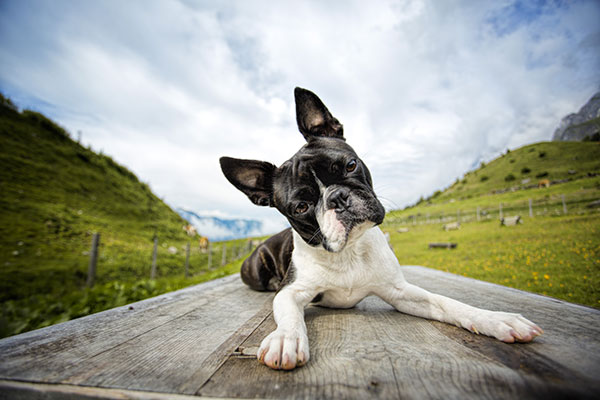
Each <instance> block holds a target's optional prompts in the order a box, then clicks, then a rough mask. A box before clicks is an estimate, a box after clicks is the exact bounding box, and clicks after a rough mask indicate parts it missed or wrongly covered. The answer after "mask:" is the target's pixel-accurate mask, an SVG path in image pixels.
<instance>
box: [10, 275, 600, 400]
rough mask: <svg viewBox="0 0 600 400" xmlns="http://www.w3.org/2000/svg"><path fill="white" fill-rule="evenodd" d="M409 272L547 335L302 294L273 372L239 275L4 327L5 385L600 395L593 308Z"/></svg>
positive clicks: (267, 317) (254, 392)
mask: <svg viewBox="0 0 600 400" xmlns="http://www.w3.org/2000/svg"><path fill="white" fill-rule="evenodd" d="M403 271H404V274H405V275H406V277H407V280H409V281H410V282H412V283H415V284H417V285H419V286H422V287H424V288H426V289H428V290H431V291H433V292H436V293H440V294H444V295H447V296H450V297H453V298H456V299H458V300H461V301H464V302H467V303H469V304H472V305H474V306H479V307H484V308H489V309H496V310H502V311H509V312H519V313H522V314H523V315H524V316H526V317H527V318H529V319H531V320H533V321H535V322H536V323H538V324H539V325H540V326H542V328H544V330H545V334H544V335H543V336H541V337H539V338H536V340H535V341H534V342H533V343H530V344H525V345H524V344H516V345H507V344H504V343H501V342H498V341H496V340H494V339H490V338H487V337H483V336H476V335H473V334H471V333H469V332H467V331H465V330H463V329H460V328H456V327H452V326H449V325H446V324H442V323H438V322H433V321H427V320H423V319H420V318H415V317H412V316H408V315H404V314H401V313H397V312H396V311H394V310H393V309H392V307H390V306H389V305H387V304H386V303H384V302H383V301H381V300H380V299H377V298H374V297H371V298H367V299H365V300H364V301H363V302H361V303H360V304H359V305H358V306H357V307H356V308H354V309H351V310H331V309H325V308H318V307H309V308H308V309H307V310H306V321H307V327H308V332H309V339H310V346H311V361H310V362H309V364H308V365H307V366H305V367H302V368H299V369H297V370H294V371H290V372H282V371H272V370H270V369H269V368H267V367H265V366H263V365H261V364H259V363H258V362H257V361H256V358H255V357H252V356H247V355H242V354H241V353H240V352H236V349H238V347H239V346H242V347H246V348H252V347H254V348H256V347H257V346H258V345H259V344H260V341H261V340H262V339H263V337H264V336H266V335H267V334H268V333H269V332H270V331H271V330H273V329H274V328H275V324H274V322H273V319H272V317H271V304H270V303H271V299H272V294H270V293H259V292H254V291H251V290H249V289H247V288H245V287H244V286H243V284H242V283H241V282H240V280H239V276H237V275H236V276H232V277H228V278H225V279H221V280H218V281H215V282H210V283H207V284H203V285H198V286H195V287H193V288H189V289H185V290H183V291H178V292H175V293H170V294H167V295H163V296H159V297H157V298H154V299H149V300H146V301H143V302H140V303H136V304H133V305H132V307H133V309H130V307H129V306H126V307H121V308H119V309H115V310H109V311H107V312H104V313H100V314H96V315H94V316H90V317H86V318H82V319H79V320H75V321H70V322H68V323H65V324H60V325H57V326H54V327H49V328H45V329H41V330H38V331H34V332H30V333H27V334H23V335H19V336H16V337H13V338H7V339H3V340H1V341H0V379H4V381H0V398H13V397H14V396H13V395H15V393H16V394H17V395H18V396H21V397H23V396H26V398H51V399H53V398H123V397H125V398H153V397H156V398H157V399H162V398H165V397H164V396H167V395H161V394H160V393H159V392H162V393H171V394H172V393H179V394H184V395H191V394H197V395H202V396H217V397H252V398H256V397H263V398H373V397H377V398H423V397H429V398H444V399H446V398H460V399H463V398H494V399H496V398H497V399H508V398H539V397H552V398H554V397H557V396H558V397H570V398H572V397H576V398H577V397H579V398H586V397H588V398H595V397H596V398H597V397H600V383H599V382H598V379H597V377H596V376H597V372H596V371H598V370H600V340H599V339H598V337H600V311H598V310H594V309H590V308H587V307H582V306H577V305H574V304H570V303H566V302H562V301H559V300H556V299H551V298H548V297H544V296H538V295H534V294H530V293H525V292H522V291H518V290H514V289H509V288H506V287H502V286H498V285H493V284H489V283H485V282H480V281H476V280H473V279H468V278H463V277H460V276H456V275H452V274H448V273H445V272H441V271H436V270H431V269H427V268H423V267H403ZM15 381H22V383H18V382H15ZM44 383H52V384H53V385H49V386H48V385H44ZM91 387H95V388H91ZM46 391H47V395H46V394H45V393H46ZM154 393H156V395H155V394H154ZM15 396H16V395H15ZM161 396H162V397H161ZM17 398H19V397H17Z"/></svg>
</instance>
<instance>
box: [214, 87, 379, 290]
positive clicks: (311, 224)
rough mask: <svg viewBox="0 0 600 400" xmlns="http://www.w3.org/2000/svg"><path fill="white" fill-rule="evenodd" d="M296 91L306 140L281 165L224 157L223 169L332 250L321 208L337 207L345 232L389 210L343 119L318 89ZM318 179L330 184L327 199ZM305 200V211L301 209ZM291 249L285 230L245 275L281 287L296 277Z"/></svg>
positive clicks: (259, 286)
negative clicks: (345, 131)
mask: <svg viewBox="0 0 600 400" xmlns="http://www.w3.org/2000/svg"><path fill="white" fill-rule="evenodd" d="M294 96H295V100H296V120H297V123H298V129H299V130H300V132H301V133H302V135H303V136H304V138H305V139H306V141H307V143H306V144H305V145H304V146H303V147H302V148H301V149H300V150H299V151H298V152H297V153H296V154H295V155H294V156H293V157H292V158H290V159H289V160H288V161H286V162H285V163H283V164H282V165H281V166H280V167H279V168H277V167H276V166H275V165H273V164H271V163H268V162H264V161H256V160H241V159H234V158H229V157H222V158H221V159H220V163H221V169H222V170H223V174H225V176H226V177H227V179H228V180H229V182H231V183H232V184H233V185H234V186H235V187H236V188H238V189H239V190H240V191H242V192H243V193H244V194H246V196H248V198H249V199H250V201H252V202H253V203H254V204H257V205H260V206H270V207H275V208H277V210H279V212H281V213H282V214H283V215H284V216H285V217H286V218H287V220H288V221H289V223H290V225H291V226H292V229H294V230H295V231H296V232H297V233H298V235H300V237H301V238H302V239H303V240H304V241H305V242H306V243H308V244H309V245H311V246H323V247H324V248H325V249H326V250H328V251H333V250H332V249H331V247H330V245H329V244H328V243H327V241H326V238H324V236H323V235H322V234H321V232H320V230H319V224H318V223H317V218H316V211H317V209H318V208H319V207H321V208H323V209H324V210H329V209H334V210H335V212H336V215H337V219H338V220H339V221H340V222H341V223H342V225H343V226H344V228H345V230H346V235H348V234H349V232H350V231H351V230H352V228H353V227H354V226H356V225H358V224H360V223H362V222H366V221H371V222H373V223H375V224H380V223H381V222H382V221H383V217H384V214H385V210H384V208H383V206H382V205H381V203H380V202H379V200H377V197H376V196H375V192H374V191H373V182H372V180H371V174H370V172H369V170H368V168H367V166H366V165H365V164H364V162H363V161H362V160H361V159H360V158H359V157H358V155H357V154H356V152H355V151H354V150H353V149H352V147H350V146H349V145H348V144H347V143H346V142H345V139H344V135H343V127H342V124H340V122H339V121H338V120H337V119H336V118H335V117H333V116H332V115H331V113H330V112H329V110H328V109H327V107H325V105H324V104H323V102H321V100H320V99H319V98H318V97H317V96H316V95H315V94H314V93H312V92H310V91H308V90H305V89H301V88H296V89H295V91H294ZM350 165H352V168H350V167H349V166H350ZM320 184H321V185H323V186H324V187H326V188H327V192H326V193H327V196H328V197H327V198H326V199H325V201H323V200H322V199H321V197H322V194H321V191H320V188H319V185H320ZM322 203H325V204H322ZM304 205H305V206H306V210H305V211H304V212H298V210H299V209H304ZM292 250H293V238H292V231H291V230H290V229H286V230H285V231H283V232H281V233H279V234H277V235H275V236H273V237H272V238H270V239H269V240H267V241H266V242H265V243H263V244H262V245H261V246H259V247H258V248H257V249H256V250H255V251H254V253H253V254H252V255H251V256H250V257H249V258H248V259H247V260H246V261H245V262H244V264H243V266H242V279H243V280H244V282H245V283H246V284H248V285H249V286H250V287H252V288H253V289H256V290H277V289H279V288H280V287H281V286H282V285H284V284H285V283H286V282H289V281H291V280H292V279H293V273H294V271H293V268H290V263H291V253H292Z"/></svg>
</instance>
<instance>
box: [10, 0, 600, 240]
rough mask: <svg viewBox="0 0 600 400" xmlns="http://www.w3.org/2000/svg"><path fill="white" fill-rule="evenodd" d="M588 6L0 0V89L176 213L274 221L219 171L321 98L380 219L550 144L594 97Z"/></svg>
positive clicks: (282, 141)
mask: <svg viewBox="0 0 600 400" xmlns="http://www.w3.org/2000/svg"><path fill="white" fill-rule="evenodd" d="M598 21H600V2H599V1H597V0H589V1H585V0H582V1H512V0H506V1H503V0H495V1H491V0H490V1H471V0H465V1H459V0H448V1H446V0H444V1H434V0H431V1H427V0H415V1H408V0H406V1H369V2H367V1H362V0H358V1H333V0H331V1H296V2H293V1H251V0H249V1H235V2H234V1H184V0H182V1H167V0H163V1H151V0H139V1H134V0H130V1H120V0H111V1H103V0H98V1H75V0H73V1H58V0H57V1H29V0H2V1H0V91H2V92H3V93H4V95H6V96H8V97H10V98H11V99H12V100H13V101H14V102H15V103H16V104H17V105H18V106H19V107H21V108H29V109H34V110H36V111H40V112H43V113H45V114H46V115H48V116H49V117H51V118H52V119H54V120H56V121H57V122H58V123H60V124H61V125H62V126H64V127H65V128H67V130H69V131H70V132H71V133H72V135H73V137H77V134H78V132H81V135H82V141H83V143H84V144H86V145H88V144H89V145H90V146H91V147H92V148H93V149H94V150H96V151H100V150H102V151H103V152H104V153H105V154H108V155H110V156H112V157H113V158H114V159H115V160H116V161H118V162H119V163H121V164H123V165H125V166H127V167H128V168H130V169H131V170H132V171H133V172H135V173H136V174H137V175H138V176H139V177H140V179H141V180H142V181H144V182H147V183H149V184H150V186H151V188H152V189H153V190H154V192H155V193H156V194H157V195H158V196H159V197H161V198H163V199H164V200H165V201H166V202H167V203H168V204H169V205H171V206H173V207H183V208H187V209H190V210H193V211H195V212H197V213H200V214H210V215H221V216H231V217H244V218H257V219H261V220H264V221H267V222H268V225H267V230H273V229H275V228H276V227H279V226H281V224H282V223H283V221H282V219H281V218H280V217H278V215H277V213H276V212H275V210H273V209H265V208H259V207H256V206H254V205H252V204H251V203H250V202H249V201H248V200H247V199H246V198H245V197H244V196H243V195H242V194H241V193H239V192H237V191H236V189H234V188H233V186H230V185H229V183H228V182H227V181H226V180H225V179H224V177H223V176H222V175H221V172H220V169H219V167H218V158H219V157H220V156H223V155H228V156H233V157H239V158H254V159H264V160H268V161H271V162H273V163H275V164H281V163H282V162H284V161H285V160H287V159H288V158H290V157H291V156H292V155H293V154H294V153H295V152H296V151H297V150H298V148H299V147H300V146H301V145H302V144H303V138H302V136H301V135H300V133H299V132H298V131H297V128H296V126H295V115H294V103H293V89H294V87H295V86H301V87H305V88H308V89H310V90H312V91H314V92H315V93H317V94H318V95H319V97H320V98H321V99H322V100H323V101H324V102H325V104H326V105H327V106H328V108H329V110H330V111H331V112H332V113H333V115H335V116H336V117H337V118H338V119H339V120H340V121H341V122H342V123H343V124H344V131H345V135H346V138H347V141H348V143H349V144H350V145H352V146H353V147H354V148H355V150H356V151H357V152H358V154H359V155H360V156H361V158H363V160H365V161H366V163H367V165H368V166H369V168H370V169H371V173H372V175H373V177H374V182H375V188H376V191H377V193H378V194H379V196H380V197H381V198H382V199H383V203H384V205H385V206H386V208H388V209H393V208H401V207H404V206H406V205H408V204H410V203H413V202H414V201H416V200H417V199H418V198H419V197H420V196H427V195H429V194H431V193H432V192H434V191H435V190H436V189H440V188H443V187H446V186H447V185H449V184H450V183H452V182H453V181H454V180H455V179H456V178H457V177H459V176H461V175H462V174H463V173H465V172H466V171H468V170H470V169H472V168H474V167H475V166H477V165H478V164H479V163H480V162H481V161H482V160H483V161H487V160H491V159H493V158H495V157H496V156H498V155H499V154H501V153H502V152H503V151H505V150H506V149H507V148H511V149H513V148H516V147H519V146H522V145H524V144H528V143H533V142H537V141H542V140H549V139H550V138H551V136H552V133H553V131H554V129H555V127H556V126H557V124H558V123H559V121H560V119H561V118H562V117H563V116H564V115H565V114H567V113H570V112H574V111H577V110H578V109H579V108H580V107H581V106H582V105H583V104H584V103H585V102H586V101H587V100H588V99H589V98H590V97H591V96H592V94H593V93H594V92H596V91H597V90H598V89H599V88H600V24H598Z"/></svg>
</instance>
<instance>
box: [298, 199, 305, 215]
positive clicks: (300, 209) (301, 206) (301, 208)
mask: <svg viewBox="0 0 600 400" xmlns="http://www.w3.org/2000/svg"><path fill="white" fill-rule="evenodd" d="M307 211H308V204H307V203H305V202H303V201H301V202H300V203H298V205H297V206H296V214H304V213H305V212H307Z"/></svg>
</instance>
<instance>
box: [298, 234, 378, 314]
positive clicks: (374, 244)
mask: <svg viewBox="0 0 600 400" xmlns="http://www.w3.org/2000/svg"><path fill="white" fill-rule="evenodd" d="M372 231H373V232H367V233H366V234H365V235H364V236H363V238H362V240H360V241H359V242H358V243H354V244H353V245H352V246H349V247H348V248H347V249H345V250H344V251H343V252H340V253H330V252H325V251H315V250H314V249H311V248H306V247H304V246H299V247H296V248H295V249H294V254H293V256H292V260H293V263H294V268H295V269H296V279H295V280H294V282H293V283H292V284H293V285H294V286H297V287H303V288H306V289H307V290H315V291H318V292H319V293H320V294H322V296H319V297H320V299H321V300H320V301H319V302H318V303H317V304H319V305H323V306H328V307H340V308H345V307H352V306H354V305H355V304H356V303H358V302H359V301H360V300H362V299H363V298H364V297H365V296H368V295H369V294H371V293H372V292H373V289H374V287H375V286H378V285H381V284H382V283H383V281H384V280H385V279H386V278H385V277H386V276H388V278H389V271H386V268H385V265H386V263H383V262H381V261H382V260H380V258H381V256H382V253H384V254H385V252H388V251H389V247H387V243H386V242H385V239H383V243H384V247H383V248H380V243H381V241H380V240H379V238H378V237H377V233H380V232H381V231H380V230H379V229H378V228H374V229H372ZM381 236H383V234H382V235H381Z"/></svg>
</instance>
